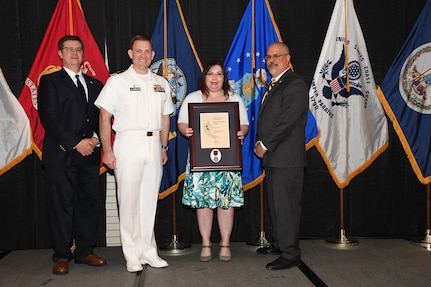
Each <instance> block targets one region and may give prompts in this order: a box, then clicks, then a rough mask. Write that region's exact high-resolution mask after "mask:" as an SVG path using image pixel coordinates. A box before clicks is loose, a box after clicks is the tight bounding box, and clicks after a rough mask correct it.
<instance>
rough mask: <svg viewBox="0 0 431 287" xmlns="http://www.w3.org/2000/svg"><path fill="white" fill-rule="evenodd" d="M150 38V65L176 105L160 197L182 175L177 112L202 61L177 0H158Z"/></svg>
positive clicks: (184, 145) (194, 86)
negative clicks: (154, 22)
mask: <svg viewBox="0 0 431 287" xmlns="http://www.w3.org/2000/svg"><path fill="white" fill-rule="evenodd" d="M164 7H166V10H165V9H164ZM165 20H166V22H165ZM164 23H166V27H165V25H164ZM152 41H153V50H154V52H155V56H154V60H153V64H152V65H151V67H150V69H151V71H152V72H154V73H156V74H159V75H161V76H163V77H165V78H166V79H167V80H168V82H169V85H170V87H171V90H172V93H173V95H172V97H173V98H172V100H173V102H174V104H175V105H176V113H174V115H172V116H171V126H170V129H171V130H170V132H169V142H168V146H169V150H168V157H169V160H168V162H167V164H166V165H165V166H164V167H163V178H162V182H161V186H160V192H161V194H159V198H164V197H166V196H168V195H169V194H171V193H172V192H174V191H176V190H177V188H178V183H179V182H180V181H181V180H183V179H184V176H185V170H186V164H187V155H188V148H189V142H188V139H187V138H185V137H183V136H182V135H181V134H180V132H179V131H178V132H177V112H178V111H179V108H180V107H181V103H182V102H183V99H184V97H185V96H186V95H187V94H189V93H190V92H193V91H195V90H198V89H199V79H200V77H201V74H202V64H201V62H200V60H199V57H198V55H197V53H196V49H195V47H194V44H193V41H192V39H191V37H190V34H189V32H188V28H187V25H186V23H185V21H184V17H183V13H182V10H181V6H180V3H179V1H175V0H164V1H163V2H162V5H161V8H160V12H159V15H158V17H157V21H156V25H155V27H154V31H153V35H152ZM165 51H166V53H165Z"/></svg>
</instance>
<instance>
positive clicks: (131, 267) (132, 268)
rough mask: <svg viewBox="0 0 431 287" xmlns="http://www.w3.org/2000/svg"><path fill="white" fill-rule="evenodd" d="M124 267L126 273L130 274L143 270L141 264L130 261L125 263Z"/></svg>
mask: <svg viewBox="0 0 431 287" xmlns="http://www.w3.org/2000/svg"><path fill="white" fill-rule="evenodd" d="M126 267H127V271H129V272H132V273H134V272H139V271H142V269H143V268H142V264H141V263H137V262H130V261H127V263H126Z"/></svg>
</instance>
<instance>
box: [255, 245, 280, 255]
mask: <svg viewBox="0 0 431 287" xmlns="http://www.w3.org/2000/svg"><path fill="white" fill-rule="evenodd" d="M256 251H257V253H259V254H270V255H279V254H281V251H280V249H278V248H275V247H274V246H273V245H267V246H265V247H260V248H258V249H257V250H256Z"/></svg>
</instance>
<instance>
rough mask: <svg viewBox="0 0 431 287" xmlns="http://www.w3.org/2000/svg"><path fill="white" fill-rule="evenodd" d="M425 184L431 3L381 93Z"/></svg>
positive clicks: (430, 142) (429, 170)
mask: <svg viewBox="0 0 431 287" xmlns="http://www.w3.org/2000/svg"><path fill="white" fill-rule="evenodd" d="M379 97H380V100H381V101H382V103H383V107H384V108H385V111H386V113H387V114H388V116H389V118H390V120H391V121H392V123H393V125H394V129H395V132H396V133H397V135H398V137H399V138H400V141H401V144H402V145H403V148H404V150H405V152H406V154H407V158H408V159H409V161H410V164H411V165H412V168H413V171H414V172H415V174H416V176H417V177H418V179H419V181H420V182H421V183H422V184H428V183H430V182H431V132H430V127H431V0H428V1H427V3H426V4H425V6H424V8H423V11H422V13H421V14H420V16H419V18H418V20H417V21H416V23H415V25H414V27H413V29H412V31H411V32H410V35H409V36H408V38H407V40H406V42H405V43H404V45H403V47H402V48H401V51H400V52H399V54H398V56H397V57H396V58H395V60H394V62H393V63H392V66H391V67H390V68H389V70H388V72H387V74H386V77H385V78H384V80H383V82H382V84H381V86H380V91H379Z"/></svg>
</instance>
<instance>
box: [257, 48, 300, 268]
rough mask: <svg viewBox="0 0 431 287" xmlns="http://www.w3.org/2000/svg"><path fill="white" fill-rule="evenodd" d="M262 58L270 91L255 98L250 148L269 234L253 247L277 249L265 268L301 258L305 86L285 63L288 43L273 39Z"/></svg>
mask: <svg viewBox="0 0 431 287" xmlns="http://www.w3.org/2000/svg"><path fill="white" fill-rule="evenodd" d="M265 59H266V66H267V68H268V70H269V72H270V74H271V76H272V81H271V86H270V87H269V88H268V90H270V91H269V92H268V93H267V94H266V95H265V96H264V97H263V100H262V103H261V104H260V108H259V117H258V123H257V142H256V148H255V150H254V152H255V154H256V155H257V156H258V157H260V158H262V159H263V165H264V169H265V174H266V175H265V180H264V187H265V191H266V194H267V199H268V208H269V215H270V219H271V225H272V235H273V237H274V240H273V242H272V244H271V245H268V246H266V247H262V248H259V249H258V250H257V252H258V253H260V254H278V255H280V257H278V258H277V259H276V260H274V261H273V262H271V263H268V264H267V265H266V268H267V269H269V270H278V269H286V268H291V267H294V266H298V265H299V264H300V263H301V250H300V248H299V227H300V221H301V208H302V187H303V182H304V169H305V165H306V150H305V125H306V120H307V111H308V90H307V86H306V84H305V82H304V81H303V80H302V79H301V78H300V77H299V76H298V75H297V74H295V73H294V72H293V71H292V70H291V69H290V53H289V48H288V47H287V45H285V44H284V43H272V44H271V45H270V46H269V48H268V51H267V54H266V58H265Z"/></svg>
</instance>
